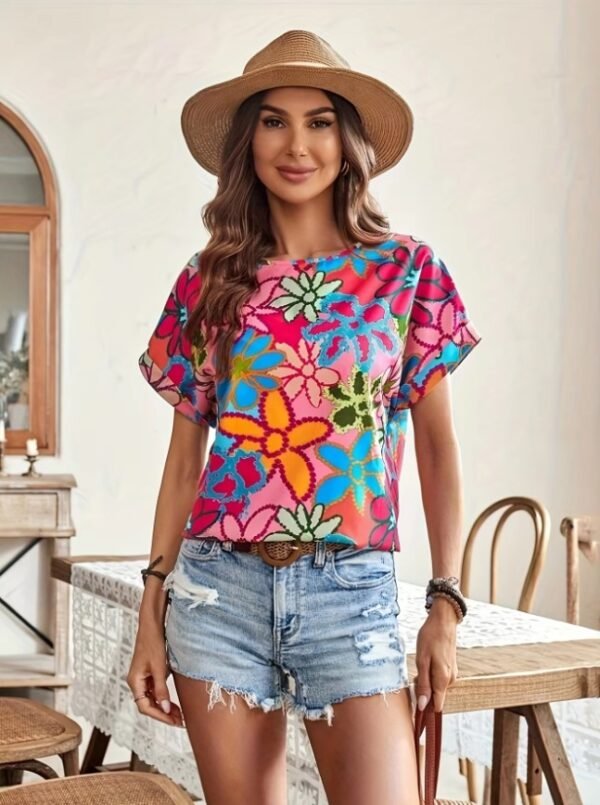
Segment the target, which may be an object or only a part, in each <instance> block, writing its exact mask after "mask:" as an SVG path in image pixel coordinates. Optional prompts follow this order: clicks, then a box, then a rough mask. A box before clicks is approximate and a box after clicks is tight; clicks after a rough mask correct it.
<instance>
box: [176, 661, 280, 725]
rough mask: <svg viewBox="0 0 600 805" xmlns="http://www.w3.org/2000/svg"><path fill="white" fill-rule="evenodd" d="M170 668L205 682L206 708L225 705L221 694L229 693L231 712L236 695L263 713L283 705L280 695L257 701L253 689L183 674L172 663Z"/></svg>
mask: <svg viewBox="0 0 600 805" xmlns="http://www.w3.org/2000/svg"><path fill="white" fill-rule="evenodd" d="M171 670H172V671H173V672H174V673H176V674H181V676H184V677H186V679H193V680H195V681H197V682H206V683H207V685H209V687H208V695H209V700H208V709H209V710H212V709H213V707H214V706H215V705H216V704H224V705H226V704H227V702H226V701H225V699H224V697H223V694H224V693H228V694H229V697H230V699H229V712H230V713H233V711H234V710H235V708H236V704H237V702H236V696H239V697H240V698H242V699H243V700H244V701H245V702H246V704H247V705H248V707H251V708H258V707H260V709H261V710H262V711H263V713H270V712H272V711H273V710H278V709H281V708H282V707H283V699H282V697H281V696H277V697H276V698H275V699H272V698H267V699H263V700H262V701H259V699H258V696H257V695H256V693H254V692H253V691H249V690H243V689H242V688H232V687H229V686H227V685H221V683H220V682H219V681H218V680H217V679H213V678H207V677H203V676H195V675H193V674H184V673H183V672H182V671H180V670H179V669H178V668H176V667H175V666H174V665H171Z"/></svg>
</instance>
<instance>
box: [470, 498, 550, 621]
mask: <svg viewBox="0 0 600 805" xmlns="http://www.w3.org/2000/svg"><path fill="white" fill-rule="evenodd" d="M501 509H505V511H503V512H502V514H501V516H500V518H499V519H498V523H497V524H496V527H495V529H494V535H493V537H492V546H491V556H490V598H489V600H490V603H492V604H495V603H496V594H497V587H498V585H497V561H498V544H499V541H500V535H501V533H502V529H503V528H504V525H505V524H506V521H507V520H508V519H509V517H511V515H513V514H515V513H516V512H519V511H523V512H526V513H527V514H529V515H530V516H531V520H532V523H533V541H532V552H531V560H530V562H529V567H528V569H527V574H526V576H525V580H524V582H523V586H522V588H521V595H520V596H519V604H518V609H520V610H521V611H522V612H531V607H532V605H533V599H534V597H535V593H536V590H537V586H538V582H539V577H540V573H541V570H542V567H543V564H544V559H545V557H546V549H547V547H548V541H549V538H550V514H549V512H548V510H547V509H546V507H545V506H544V505H543V503H540V502H539V501H538V500H535V499H534V498H528V497H514V496H513V497H506V498H502V499H501V500H497V501H496V502H495V503H492V504H491V505H490V506H488V507H487V508H486V509H484V510H483V511H482V512H481V514H480V515H479V517H477V519H476V520H475V522H474V523H473V525H472V526H471V530H470V531H469V535H468V536H467V541H466V542H465V547H464V550H463V556H462V565H461V574H460V583H461V589H462V591H463V593H464V594H465V595H467V596H468V595H469V586H470V581H471V579H470V575H471V556H472V553H473V546H474V544H475V539H476V537H477V535H478V533H479V532H480V530H481V527H482V526H483V525H484V523H485V522H486V520H487V519H488V518H489V517H491V516H492V515H493V514H495V513H496V512H497V511H500V510H501Z"/></svg>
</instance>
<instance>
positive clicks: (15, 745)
mask: <svg viewBox="0 0 600 805" xmlns="http://www.w3.org/2000/svg"><path fill="white" fill-rule="evenodd" d="M80 743H81V727H80V726H79V724H77V722H75V721H73V720H72V719H70V718H68V717H67V716H65V715H64V714H63V713H59V712H57V711H56V710H52V709H50V708H49V707H46V705H44V704H41V703H40V702H36V701H33V700H32V699H21V698H18V697H12V696H1V697H0V780H1V781H2V784H3V785H14V784H15V783H19V782H20V781H21V778H22V776H23V772H24V771H31V772H34V773H35V774H39V775H40V777H44V778H45V779H50V778H52V777H58V775H57V774H56V772H55V771H54V769H52V768H51V767H50V766H48V765H47V764H46V763H43V762H42V761H41V760H39V758H43V757H51V756H52V755H59V756H60V759H61V761H62V764H63V769H64V773H65V776H66V775H72V774H78V773H79V744H80Z"/></svg>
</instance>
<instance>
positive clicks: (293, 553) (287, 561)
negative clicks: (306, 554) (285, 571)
mask: <svg viewBox="0 0 600 805" xmlns="http://www.w3.org/2000/svg"><path fill="white" fill-rule="evenodd" d="M286 544H287V545H288V546H289V548H290V552H289V553H288V555H287V556H284V557H283V558H282V559H278V558H277V557H276V556H271V554H270V553H269V552H268V551H267V546H268V545H269V543H268V542H265V540H261V541H260V542H259V543H258V553H259V555H260V557H261V559H262V560H263V562H266V563H267V564H268V565H272V566H273V567H285V566H286V565H291V564H292V562H295V561H296V559H297V558H298V557H299V556H301V553H300V540H296V539H295V540H288V541H286Z"/></svg>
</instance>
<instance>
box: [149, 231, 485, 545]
mask: <svg viewBox="0 0 600 805" xmlns="http://www.w3.org/2000/svg"><path fill="white" fill-rule="evenodd" d="M200 258H201V252H198V253H196V254H194V255H193V257H192V258H191V259H190V261H189V263H188V264H187V265H186V266H185V267H184V268H183V270H182V271H181V273H180V274H179V276H178V277H177V279H176V281H175V284H174V286H173V288H172V290H171V292H170V294H169V296H168V298H167V301H166V304H165V306H164V310H163V311H162V313H161V315H160V318H159V320H158V324H157V326H156V328H155V330H154V332H153V333H152V335H151V337H150V340H149V344H148V348H147V349H146V351H145V352H144V353H143V354H142V355H141V356H140V358H139V365H140V368H141V370H142V372H143V374H144V377H145V378H146V380H147V381H148V382H149V383H150V385H151V386H152V388H154V389H155V390H156V391H157V392H158V393H159V394H160V395H161V396H162V397H164V398H165V399H166V400H167V402H169V403H171V405H173V406H174V407H175V409H176V410H177V411H179V412H180V413H181V414H183V415H184V416H186V417H188V418H189V419H191V420H192V421H194V422H196V423H198V424H199V425H208V426H210V427H211V428H214V429H215V437H214V441H213V443H212V446H211V448H210V450H209V453H208V456H207V461H206V465H205V467H204V469H203V471H202V473H201V475H200V478H199V479H198V486H197V494H196V498H195V501H194V504H193V507H192V510H191V512H190V515H189V517H188V519H187V522H186V524H185V527H184V530H183V533H182V536H183V538H184V539H186V538H198V537H215V538H217V539H220V540H236V541H237V540H247V541H259V540H292V539H300V540H325V541H326V542H330V541H332V542H342V543H346V544H348V545H353V546H355V547H357V548H360V547H365V546H368V545H370V546H372V547H373V548H376V549H380V550H386V551H388V550H392V551H393V550H400V540H399V535H398V530H397V522H398V512H399V500H398V480H399V476H400V471H401V468H402V458H403V452H404V445H405V438H406V432H407V423H408V412H409V409H410V407H411V406H413V405H414V404H415V403H417V402H418V401H419V400H420V399H422V398H423V397H424V396H425V395H426V394H428V393H429V392H430V391H431V390H432V389H433V388H434V387H435V386H436V384H437V383H438V382H439V381H440V380H441V379H442V378H443V377H444V376H445V375H446V374H448V373H450V372H452V371H453V370H454V369H455V368H456V367H457V366H458V364H459V363H461V361H462V360H463V359H464V358H465V357H466V355H468V354H469V352H470V351H471V350H472V348H473V347H474V346H475V345H476V344H478V343H479V341H480V340H481V336H480V335H479V334H478V333H477V331H476V329H475V328H474V326H473V324H472V323H471V322H470V320H469V316H468V314H467V311H466V308H465V305H464V304H463V301H462V299H461V298H460V296H459V293H458V290H457V288H456V286H455V284H454V282H453V280H452V277H451V276H450V273H449V271H448V268H447V267H446V265H445V264H444V262H443V261H442V260H441V259H440V258H439V257H438V256H436V254H435V253H434V252H433V250H432V249H431V248H430V246H428V245H427V244H426V243H424V242H422V241H419V240H417V239H416V238H414V237H412V236H409V235H400V234H393V236H392V237H391V238H390V239H389V240H387V241H386V242H385V243H382V244H380V245H378V246H377V247H375V248H373V247H368V246H361V245H360V244H357V245H355V246H354V247H351V248H346V249H344V250H342V251H340V252H337V253H336V254H332V255H329V256H326V257H317V258H310V259H307V260H276V261H271V262H269V263H264V264H260V265H259V266H258V275H257V277H258V281H259V288H258V290H257V291H256V292H255V294H254V295H253V296H252V297H251V298H250V300H249V301H248V302H247V303H246V304H245V305H244V307H243V308H242V311H241V313H242V326H241V328H240V330H239V331H238V332H239V334H238V335H237V338H236V341H235V342H234V345H233V349H232V372H231V376H230V378H228V379H225V380H223V381H220V382H215V364H214V346H213V345H212V344H207V343H206V342H205V341H204V339H203V338H202V336H199V337H196V338H194V339H192V341H193V343H190V342H189V340H188V339H187V338H186V337H185V336H184V334H183V332H182V327H183V325H184V324H185V322H186V321H187V318H188V316H189V314H190V312H191V310H192V309H193V307H194V305H195V301H196V299H197V296H198V292H199V288H200V283H201V282H202V271H201V263H200Z"/></svg>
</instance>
